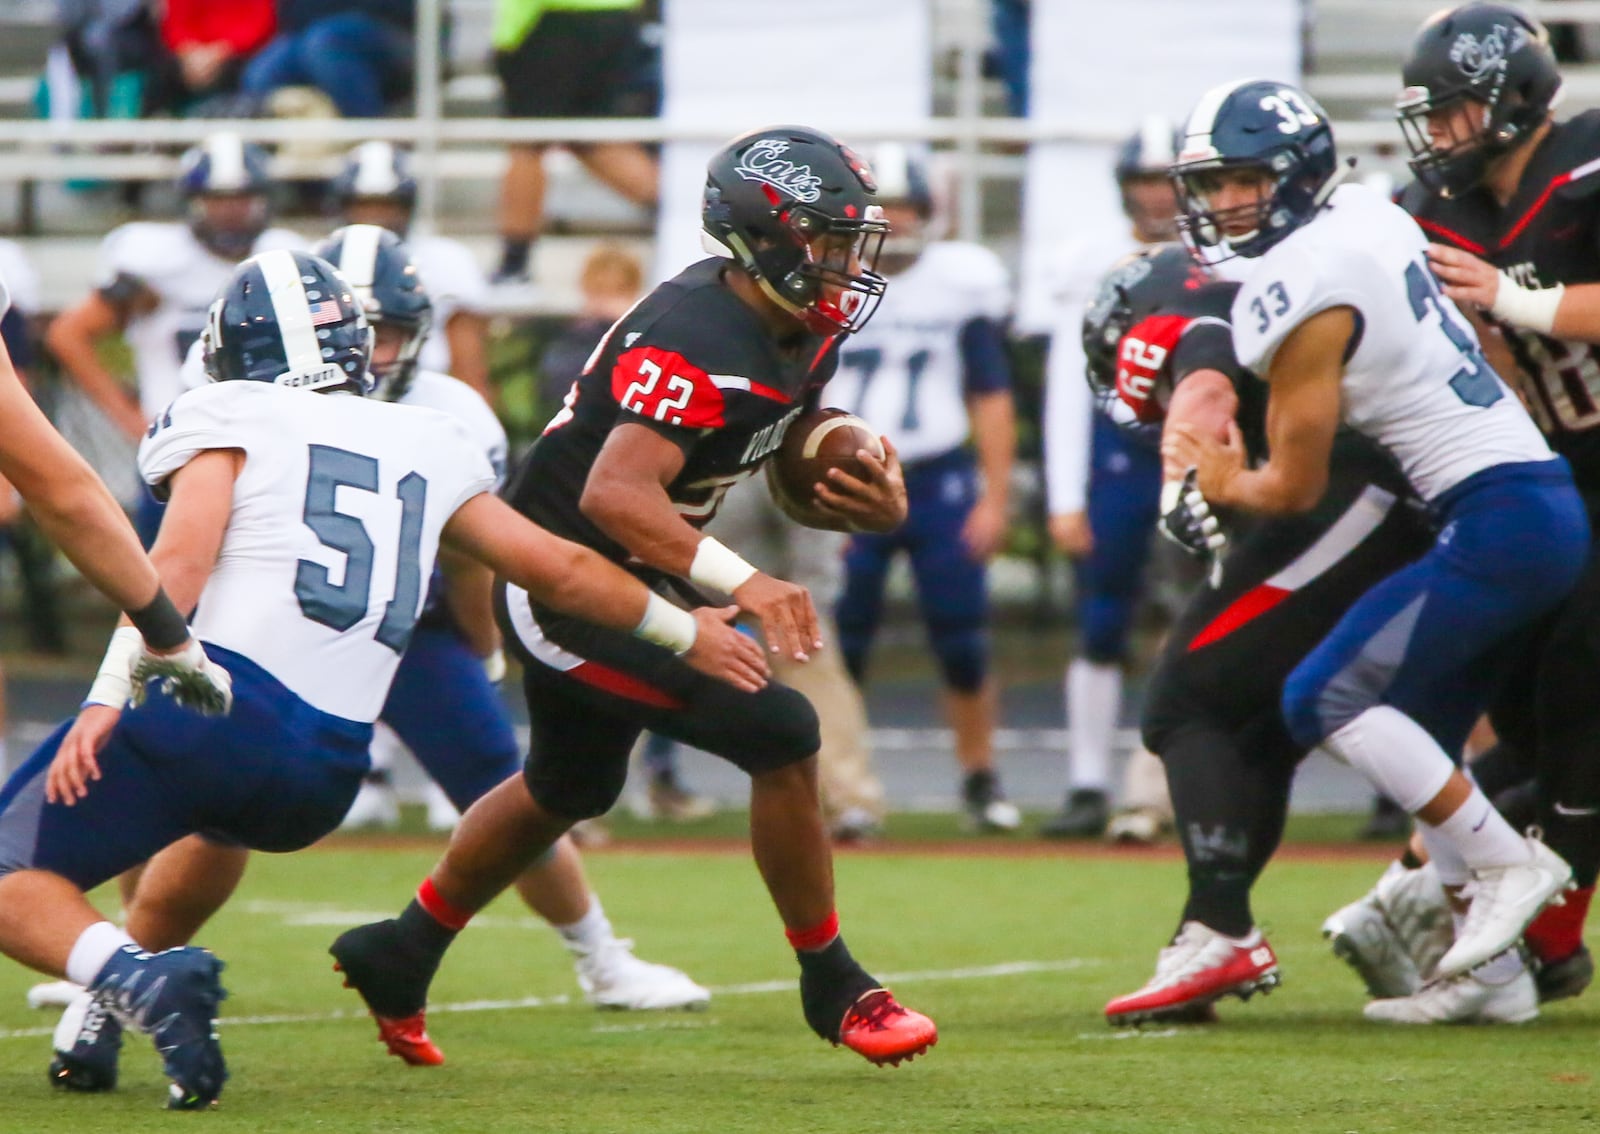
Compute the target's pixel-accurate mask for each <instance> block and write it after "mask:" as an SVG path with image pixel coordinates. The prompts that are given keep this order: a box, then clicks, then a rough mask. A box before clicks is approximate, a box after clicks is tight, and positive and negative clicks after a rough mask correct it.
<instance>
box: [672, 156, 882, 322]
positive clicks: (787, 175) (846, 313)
mask: <svg viewBox="0 0 1600 1134" xmlns="http://www.w3.org/2000/svg"><path fill="white" fill-rule="evenodd" d="M875 192H876V184H875V183H874V181H873V179H872V175H871V172H870V171H869V170H868V169H867V167H866V163H865V162H863V161H862V160H861V158H860V157H859V156H858V155H856V154H855V152H854V151H851V150H849V149H847V148H846V147H844V146H843V145H841V144H840V143H839V142H838V141H836V140H835V139H834V138H832V137H830V136H829V135H827V134H824V133H823V132H822V131H820V130H813V129H811V128H809V127H805V126H773V127H769V128H767V129H765V130H757V131H754V132H752V133H749V134H745V135H743V136H742V137H739V138H735V139H734V140H733V141H732V142H729V143H728V144H727V145H726V146H724V147H723V148H722V149H721V150H719V151H718V152H717V153H716V154H715V155H713V156H712V158H711V161H710V162H709V163H708V164H707V166H706V188H705V196H704V197H703V199H702V203H701V211H700V218H701V228H702V233H703V235H702V239H703V241H704V243H705V247H706V250H707V251H708V252H711V253H712V254H713V255H717V256H724V257H726V258H728V259H730V260H733V261H734V262H735V263H737V264H738V265H739V267H740V268H741V269H743V270H744V271H745V273H747V274H748V275H749V276H750V278H751V279H752V280H754V281H755V283H756V284H757V285H758V286H759V287H760V289H761V291H762V294H764V295H765V296H766V297H767V298H768V299H770V300H771V301H772V302H773V303H775V304H777V306H778V307H780V308H781V309H782V310H784V311H786V312H788V313H789V314H790V315H792V316H794V317H795V319H797V320H798V321H799V322H800V323H801V324H802V325H804V326H805V328H806V329H807V330H809V331H811V332H812V333H813V334H819V335H833V334H841V333H844V334H848V333H849V332H851V331H856V330H859V329H860V328H861V327H862V326H864V325H865V324H866V321H867V320H868V319H869V318H870V317H871V316H872V312H873V311H874V310H875V309H876V308H877V305H878V301H879V300H881V299H882V298H883V293H884V290H885V288H886V287H887V282H886V281H885V279H884V277H883V276H882V275H880V274H879V273H878V272H877V270H876V268H877V262H878V256H879V254H880V253H881V251H882V247H883V238H884V235H885V234H886V233H887V232H888V230H889V226H888V224H887V222H885V221H884V219H883V211H882V209H880V208H879V207H878V205H877V204H876V202H875V199H874V195H875Z"/></svg>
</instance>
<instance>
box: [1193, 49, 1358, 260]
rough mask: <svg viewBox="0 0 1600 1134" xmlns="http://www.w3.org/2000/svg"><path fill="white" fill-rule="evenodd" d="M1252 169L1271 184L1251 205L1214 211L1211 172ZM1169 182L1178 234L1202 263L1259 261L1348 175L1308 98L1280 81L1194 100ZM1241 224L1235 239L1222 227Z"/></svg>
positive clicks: (1239, 85)
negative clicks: (1176, 211) (1243, 225)
mask: <svg viewBox="0 0 1600 1134" xmlns="http://www.w3.org/2000/svg"><path fill="white" fill-rule="evenodd" d="M1245 170H1248V171H1253V172H1255V173H1257V174H1259V175H1260V176H1262V177H1263V178H1264V179H1265V180H1266V181H1267V182H1268V183H1269V184H1270V186H1271V188H1270V190H1269V191H1268V192H1266V193H1264V194H1263V195H1262V196H1261V197H1260V199H1259V200H1258V201H1256V202H1255V203H1254V204H1250V205H1244V206H1240V207H1238V208H1232V209H1228V210H1226V211H1218V210H1216V209H1213V208H1212V207H1211V205H1210V201H1209V198H1210V195H1211V193H1212V192H1213V191H1214V190H1215V189H1216V187H1217V185H1218V175H1221V174H1227V173H1232V172H1235V171H1245ZM1171 173H1172V182H1173V186H1174V187H1175V188H1176V189H1177V191H1178V208H1179V210H1180V212H1181V215H1180V216H1179V218H1178V230H1179V232H1180V233H1181V234H1182V235H1183V238H1184V239H1185V240H1186V241H1188V242H1189V243H1190V245H1191V246H1192V247H1193V248H1194V249H1195V251H1196V253H1197V254H1198V255H1200V256H1201V257H1202V258H1204V259H1205V260H1206V261H1207V262H1208V263H1217V262H1219V261H1221V260H1227V259H1231V258H1232V257H1234V256H1260V255H1261V254H1262V253H1264V252H1265V251H1267V249H1269V248H1271V247H1272V246H1273V245H1274V244H1276V243H1278V241H1280V240H1282V239H1283V238H1284V237H1286V236H1288V235H1289V233H1291V232H1293V231H1294V230H1295V229H1296V228H1299V227H1300V226H1301V225H1303V224H1305V223H1306V222H1307V221H1309V220H1310V219H1311V218H1312V217H1313V216H1315V215H1316V214H1317V212H1318V211H1319V210H1321V208H1322V206H1323V205H1325V204H1326V203H1327V200H1328V197H1329V196H1330V195H1331V194H1332V193H1333V190H1334V189H1335V188H1336V187H1337V186H1338V184H1339V182H1340V181H1342V180H1343V178H1344V176H1345V175H1346V174H1347V173H1348V167H1346V166H1340V165H1339V161H1338V156H1337V154H1336V153H1335V151H1334V145H1333V127H1332V126H1331V125H1330V123H1329V121H1328V116H1327V114H1326V113H1325V112H1324V111H1323V109H1322V107H1320V106H1318V105H1317V102H1316V100H1315V99H1313V98H1312V97H1311V96H1310V95H1308V94H1306V93H1305V92H1304V91H1302V90H1299V89H1298V88H1296V87H1292V86H1290V85H1289V84H1287V83H1274V82H1268V81H1265V80H1252V81H1246V82H1235V83H1227V84H1224V85H1222V86H1219V87H1213V88H1212V89H1211V90H1209V91H1207V92H1206V94H1205V95H1204V96H1202V97H1201V99H1200V102H1199V104H1198V105H1197V106H1196V107H1195V109H1194V111H1193V112H1192V113H1191V114H1190V115H1189V120H1188V122H1187V123H1186V124H1185V125H1184V128H1183V138H1182V141H1181V145H1180V147H1179V151H1178V157H1177V160H1176V161H1175V162H1174V163H1173V165H1172V170H1171ZM1245 222H1249V224H1250V227H1249V229H1247V230H1246V231H1243V232H1241V233H1240V234H1239V235H1237V236H1229V235H1228V231H1227V230H1228V229H1229V228H1230V227H1234V226H1236V225H1239V224H1241V223H1245Z"/></svg>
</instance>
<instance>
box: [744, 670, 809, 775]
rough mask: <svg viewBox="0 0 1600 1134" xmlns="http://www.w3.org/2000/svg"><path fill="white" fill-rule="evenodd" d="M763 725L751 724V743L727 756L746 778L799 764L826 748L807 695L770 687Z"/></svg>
mask: <svg viewBox="0 0 1600 1134" xmlns="http://www.w3.org/2000/svg"><path fill="white" fill-rule="evenodd" d="M766 693H767V696H766V697H765V698H764V699H763V700H764V704H763V705H762V708H761V717H760V720H759V722H751V725H752V727H750V729H749V730H748V733H747V735H748V737H749V740H748V742H747V743H741V744H739V745H738V746H737V749H736V750H735V749H734V748H733V747H732V746H730V748H729V749H728V751H729V752H731V754H729V755H726V756H725V759H727V760H728V762H729V763H731V764H732V765H733V766H734V767H736V768H738V769H739V770H740V771H742V772H744V773H745V774H746V775H751V776H755V775H760V774H761V773H762V772H772V771H776V770H777V769H779V768H786V767H788V766H789V765H790V764H798V763H799V762H800V761H802V760H805V759H807V758H809V757H811V756H815V755H816V754H817V750H818V749H820V748H821V747H822V726H821V723H820V722H819V721H818V720H817V710H816V709H815V708H813V707H812V705H811V702H810V701H808V700H806V697H805V694H803V693H801V692H800V691H799V690H798V689H790V688H789V687H788V686H787V685H773V686H768V688H767V690H766Z"/></svg>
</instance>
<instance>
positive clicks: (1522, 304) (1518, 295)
mask: <svg viewBox="0 0 1600 1134" xmlns="http://www.w3.org/2000/svg"><path fill="white" fill-rule="evenodd" d="M1566 293H1567V287H1566V285H1565V284H1556V286H1555V287H1523V286H1522V285H1521V284H1519V283H1518V282H1517V281H1516V280H1514V279H1512V278H1511V277H1510V275H1508V274H1507V273H1505V272H1501V273H1500V286H1499V287H1498V288H1497V289H1496V290H1495V293H1494V303H1493V304H1492V305H1491V306H1490V307H1489V314H1491V315H1493V316H1494V317H1495V318H1496V319H1503V320H1505V321H1506V322H1507V323H1510V324H1511V325H1512V326H1514V327H1526V328H1527V329H1528V330H1530V331H1538V332H1539V333H1540V334H1541V335H1548V334H1550V332H1551V331H1553V330H1554V329H1555V325H1556V309H1557V308H1558V307H1560V306H1561V297H1562V296H1563V295H1565V294H1566Z"/></svg>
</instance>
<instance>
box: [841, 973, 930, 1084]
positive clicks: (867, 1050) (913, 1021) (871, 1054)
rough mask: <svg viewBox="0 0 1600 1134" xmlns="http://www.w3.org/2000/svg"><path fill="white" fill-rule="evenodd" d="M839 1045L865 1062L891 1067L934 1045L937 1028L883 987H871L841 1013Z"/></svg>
mask: <svg viewBox="0 0 1600 1134" xmlns="http://www.w3.org/2000/svg"><path fill="white" fill-rule="evenodd" d="M839 1042H840V1043H842V1044H844V1045H845V1046H846V1047H848V1048H849V1049H850V1050H851V1051H854V1052H858V1053H860V1054H861V1055H862V1056H864V1057H865V1058H866V1060H867V1061H868V1062H869V1063H876V1064H877V1065H878V1066H880V1067H882V1066H883V1065H884V1064H886V1063H887V1064H888V1065H890V1066H891V1067H894V1066H898V1065H899V1063H900V1061H901V1060H902V1059H912V1058H915V1057H916V1056H918V1055H921V1054H922V1053H923V1052H925V1051H927V1050H928V1049H929V1048H930V1047H932V1046H933V1045H934V1044H936V1043H938V1042H939V1029H938V1028H937V1027H935V1026H934V1023H933V1021H932V1020H930V1019H928V1017H926V1016H924V1015H923V1014H922V1013H921V1012H913V1011H911V1009H909V1008H906V1007H903V1006H902V1005H901V1004H900V1002H899V1001H898V1000H896V999H895V998H894V994H893V993H891V992H890V991H889V990H888V989H887V988H875V989H873V990H872V991H871V992H868V993H865V994H863V995H862V996H861V997H860V998H859V999H858V1000H857V1001H856V1002H855V1003H854V1004H852V1005H851V1006H850V1010H849V1011H848V1012H846V1013H845V1014H844V1023H842V1024H840V1025H839Z"/></svg>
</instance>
